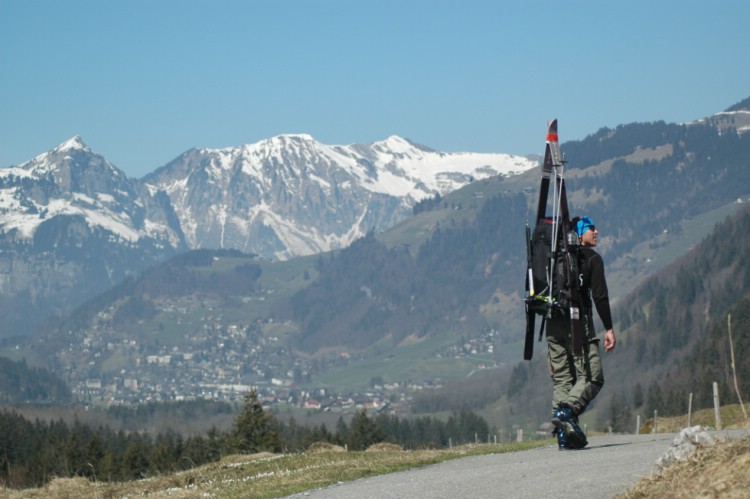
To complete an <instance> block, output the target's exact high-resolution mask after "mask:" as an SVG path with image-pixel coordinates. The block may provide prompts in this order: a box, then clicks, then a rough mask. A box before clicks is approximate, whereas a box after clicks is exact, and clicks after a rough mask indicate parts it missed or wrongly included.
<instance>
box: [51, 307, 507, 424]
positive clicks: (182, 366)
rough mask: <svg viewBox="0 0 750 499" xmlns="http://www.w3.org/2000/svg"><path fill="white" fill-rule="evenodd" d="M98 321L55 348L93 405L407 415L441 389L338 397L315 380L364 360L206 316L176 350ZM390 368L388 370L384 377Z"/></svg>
mask: <svg viewBox="0 0 750 499" xmlns="http://www.w3.org/2000/svg"><path fill="white" fill-rule="evenodd" d="M100 315H101V316H100V317H99V318H98V319H99V320H98V321H96V323H95V325H94V326H93V327H92V328H90V329H88V330H86V331H81V332H78V333H75V334H74V333H72V332H71V333H69V334H68V335H64V336H65V338H64V341H65V344H64V345H58V347H57V362H58V364H59V365H60V366H62V367H61V370H62V371H63V372H60V374H61V376H62V377H63V379H64V380H65V381H66V382H67V383H68V386H70V388H71V391H72V392H73V395H74V397H76V398H77V399H78V400H79V401H81V402H83V403H86V404H89V405H98V406H108V405H136V404H141V403H147V402H165V401H185V400H214V401H225V402H239V401H241V400H242V399H243V398H244V397H245V395H246V394H247V393H248V392H249V391H250V390H253V389H254V390H256V392H257V393H258V395H259V398H260V400H262V401H263V404H264V406H265V407H267V408H277V409H281V408H285V407H293V408H300V409H303V410H309V411H330V412H341V413H346V412H356V411H358V410H361V409H366V410H368V411H379V412H388V413H392V414H404V413H406V412H408V410H409V408H408V404H409V400H410V399H411V398H412V397H413V395H414V394H415V393H417V392H420V391H423V390H430V389H434V388H439V387H440V386H441V384H442V380H440V379H422V380H414V379H406V380H398V381H390V380H389V381H384V380H383V376H377V375H376V376H373V378H372V380H371V382H370V384H369V386H368V387H366V389H362V390H359V391H350V390H347V391H336V390H334V389H332V388H331V387H327V386H322V385H319V384H318V383H316V381H315V379H316V376H317V375H319V374H321V373H325V372H328V371H331V370H336V369H339V368H343V367H346V366H348V365H350V364H351V363H353V362H356V361H357V360H361V359H362V357H361V356H360V357H357V356H355V355H350V354H349V353H346V352H339V353H337V354H336V355H332V356H329V357H326V358H313V357H304V356H301V355H295V354H294V353H293V352H292V350H291V348H290V347H289V343H290V342H289V341H288V340H287V339H285V338H283V337H279V336H275V335H273V334H268V333H267V330H268V328H267V327H264V326H268V324H267V323H263V324H261V323H252V324H239V323H237V324H232V323H228V321H226V320H224V319H223V318H222V317H215V316H212V315H210V314H206V315H205V316H203V317H201V319H202V320H201V323H200V327H195V326H194V325H189V327H188V325H184V326H185V330H189V329H190V330H192V331H193V332H192V333H191V334H189V335H188V336H187V337H182V338H181V339H180V342H179V344H173V345H169V344H167V342H165V341H161V342H160V341H158V340H157V341H155V340H154V339H153V338H149V339H148V340H145V341H139V340H137V339H133V338H132V337H129V338H124V335H123V334H121V333H116V332H115V331H113V330H112V329H111V328H110V327H108V324H109V323H110V322H109V321H108V319H109V318H108V317H107V315H106V313H102V314H100ZM157 336H158V335H157ZM60 340H62V338H60ZM494 348H495V346H494V336H493V332H490V333H488V334H487V335H486V336H483V337H477V338H474V339H462V340H461V341H459V342H458V343H456V344H453V345H449V346H447V347H443V348H441V349H439V350H436V351H434V352H433V354H432V355H434V357H437V358H450V357H454V358H460V357H467V356H474V357H482V358H486V359H491V358H492V352H493V350H494ZM360 355H361V354H360ZM386 361H387V360H386ZM493 365H494V364H493V363H492V362H491V361H488V362H482V363H480V364H479V365H478V368H479V369H484V368H490V367H493ZM386 369H387V366H384V367H383V372H385V371H386ZM381 374H383V373H381Z"/></svg>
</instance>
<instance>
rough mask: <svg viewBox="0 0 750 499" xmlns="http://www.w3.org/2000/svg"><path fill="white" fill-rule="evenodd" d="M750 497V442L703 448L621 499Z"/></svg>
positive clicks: (741, 441)
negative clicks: (651, 498) (649, 498)
mask: <svg viewBox="0 0 750 499" xmlns="http://www.w3.org/2000/svg"><path fill="white" fill-rule="evenodd" d="M643 497H658V498H662V497H664V498H685V499H686V498H698V497H700V498H709V497H722V498H734V497H737V498H747V497H750V439H744V440H739V441H723V442H720V443H719V444H717V445H715V446H713V447H705V448H699V449H698V450H697V451H696V452H695V454H693V456H692V457H691V458H690V459H687V460H685V461H681V462H678V463H676V464H674V465H672V466H670V467H669V468H667V469H665V470H663V471H662V472H661V473H659V474H657V475H654V476H652V477H649V478H645V479H643V480H641V481H640V482H638V483H637V484H635V486H633V488H631V489H630V490H629V491H628V492H627V493H626V494H624V495H621V496H618V498H620V499H637V498H643Z"/></svg>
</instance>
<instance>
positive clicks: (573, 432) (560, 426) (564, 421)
mask: <svg viewBox="0 0 750 499" xmlns="http://www.w3.org/2000/svg"><path fill="white" fill-rule="evenodd" d="M551 422H552V424H553V425H555V429H556V430H557V444H558V447H559V448H560V449H583V448H584V447H586V445H588V443H589V442H588V440H587V439H586V434H585V433H583V430H582V429H581V427H580V426H578V417H577V416H576V415H575V414H573V411H572V410H571V408H570V406H568V405H567V404H564V403H562V402H561V403H560V404H558V406H557V407H556V408H555V410H554V411H553V413H552V421H551ZM561 435H564V437H565V438H562V437H561ZM563 444H564V445H563Z"/></svg>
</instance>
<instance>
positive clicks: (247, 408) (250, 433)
mask: <svg viewBox="0 0 750 499" xmlns="http://www.w3.org/2000/svg"><path fill="white" fill-rule="evenodd" d="M234 423H235V428H234V435H233V436H234V441H235V445H236V447H237V450H239V451H240V452H243V453H255V452H261V451H271V452H279V451H280V450H281V439H280V438H279V433H278V431H277V428H278V424H277V422H276V419H275V418H274V417H273V416H272V415H271V414H268V413H266V412H265V411H264V410H263V405H262V404H261V403H260V402H259V401H258V394H257V392H256V391H255V390H251V391H250V393H248V394H247V395H246V396H245V405H244V407H243V409H242V412H240V413H239V414H238V415H237V417H236V418H235V421H234Z"/></svg>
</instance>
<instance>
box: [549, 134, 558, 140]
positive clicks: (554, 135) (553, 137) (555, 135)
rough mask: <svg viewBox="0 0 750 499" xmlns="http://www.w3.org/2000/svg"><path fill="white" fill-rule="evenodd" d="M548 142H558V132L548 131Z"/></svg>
mask: <svg viewBox="0 0 750 499" xmlns="http://www.w3.org/2000/svg"><path fill="white" fill-rule="evenodd" d="M547 142H557V134H556V133H548V134H547Z"/></svg>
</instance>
